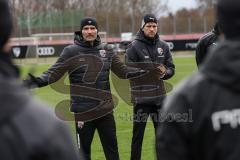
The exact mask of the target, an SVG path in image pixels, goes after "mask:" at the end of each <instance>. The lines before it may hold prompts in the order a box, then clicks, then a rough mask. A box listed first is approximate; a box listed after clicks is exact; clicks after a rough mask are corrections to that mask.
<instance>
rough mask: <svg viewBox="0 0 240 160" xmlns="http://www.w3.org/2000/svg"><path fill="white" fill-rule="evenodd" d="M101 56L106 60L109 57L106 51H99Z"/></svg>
mask: <svg viewBox="0 0 240 160" xmlns="http://www.w3.org/2000/svg"><path fill="white" fill-rule="evenodd" d="M99 54H100V56H101V57H103V58H105V57H106V56H107V54H106V51H105V50H104V49H101V50H99Z"/></svg>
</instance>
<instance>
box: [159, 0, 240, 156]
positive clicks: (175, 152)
mask: <svg viewBox="0 0 240 160" xmlns="http://www.w3.org/2000/svg"><path fill="white" fill-rule="evenodd" d="M217 18H218V20H220V21H221V22H223V23H222V24H223V25H222V30H223V33H224V35H225V41H223V42H221V43H220V44H219V45H218V46H217V47H216V48H215V49H214V50H213V51H212V52H211V54H210V55H209V57H208V59H206V61H205V62H204V64H203V66H202V67H201V68H200V71H199V72H197V73H196V74H194V75H193V76H192V77H190V78H189V79H187V80H185V81H184V82H183V84H181V85H180V86H179V87H178V89H176V91H175V94H174V95H173V96H172V97H171V98H170V97H169V99H167V100H166V104H165V105H164V113H165V114H164V115H163V117H168V118H167V119H168V121H164V123H163V124H162V125H161V127H160V129H159V135H158V154H159V157H161V159H162V160H179V159H184V160H203V159H204V160H206V159H207V160H216V159H218V160H238V159H239V157H240V152H239V147H240V137H239V135H240V123H239V122H240V121H239V117H240V106H239V104H240V99H239V97H240V72H239V68H240V54H239V53H240V30H239V28H240V23H239V22H240V1H239V0H227V1H226V0H218V3H217ZM187 114H188V116H186V115H187ZM189 117H190V119H189ZM191 117H192V118H191ZM189 120H190V121H189Z"/></svg>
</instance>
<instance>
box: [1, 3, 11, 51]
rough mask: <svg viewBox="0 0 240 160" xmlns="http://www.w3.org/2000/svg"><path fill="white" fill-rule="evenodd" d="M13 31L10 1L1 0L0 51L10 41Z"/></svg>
mask: <svg viewBox="0 0 240 160" xmlns="http://www.w3.org/2000/svg"><path fill="white" fill-rule="evenodd" d="M11 31H12V17H11V13H10V9H9V4H8V0H0V50H2V48H3V46H4V45H5V43H6V42H7V41H8V39H9V37H10V35H11Z"/></svg>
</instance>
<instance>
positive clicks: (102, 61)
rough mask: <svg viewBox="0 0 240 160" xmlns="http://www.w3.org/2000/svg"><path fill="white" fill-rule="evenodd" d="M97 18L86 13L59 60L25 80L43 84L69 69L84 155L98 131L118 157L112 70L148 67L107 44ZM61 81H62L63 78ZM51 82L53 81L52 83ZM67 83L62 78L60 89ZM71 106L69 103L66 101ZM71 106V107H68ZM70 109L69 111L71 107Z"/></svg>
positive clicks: (125, 73)
mask: <svg viewBox="0 0 240 160" xmlns="http://www.w3.org/2000/svg"><path fill="white" fill-rule="evenodd" d="M98 31H99V29H98V23H97V21H96V19H94V18H91V17H85V18H83V19H82V20H81V22H80V28H79V31H76V32H75V37H74V44H72V45H69V46H67V47H65V48H64V50H63V51H62V53H61V55H60V57H59V58H58V60H57V62H56V63H55V64H53V65H52V66H51V67H50V68H49V69H48V70H47V71H46V72H44V73H43V74H42V75H40V76H39V77H34V76H33V75H30V76H31V78H30V79H28V80H25V84H28V85H30V86H31V85H36V86H37V87H44V86H47V85H50V84H52V83H54V82H58V81H61V80H60V79H61V78H62V77H63V76H64V74H65V73H68V76H69V80H70V95H71V102H70V105H71V106H70V111H71V112H73V113H74V116H75V122H76V132H77V140H78V144H79V148H80V149H81V150H82V154H81V156H83V157H84V158H86V160H90V159H91V144H92V141H93V137H94V133H95V130H97V131H98V134H99V137H100V140H101V143H102V146H103V151H104V154H105V157H106V159H107V160H118V159H119V153H118V145H117V137H116V124H115V119H114V115H113V109H114V106H115V105H116V104H114V102H113V99H112V95H111V91H110V82H109V74H110V71H113V73H115V74H116V75H117V76H118V77H120V78H131V77H135V76H138V75H141V74H144V73H145V71H143V70H141V69H137V68H132V67H127V66H126V65H125V64H124V63H122V62H121V61H120V59H119V57H118V55H116V54H115V52H114V51H113V48H111V45H104V44H103V43H102V42H101V38H100V37H99V35H98ZM60 83H61V82H60ZM51 86H52V85H51ZM65 86H66V85H65V84H64V82H62V83H61V84H60V85H58V88H57V89H59V90H62V89H63V90H64V87H65ZM64 105H65V107H67V108H68V106H69V104H68V103H66V104H64ZM68 110H69V108H68ZM68 112H69V111H68Z"/></svg>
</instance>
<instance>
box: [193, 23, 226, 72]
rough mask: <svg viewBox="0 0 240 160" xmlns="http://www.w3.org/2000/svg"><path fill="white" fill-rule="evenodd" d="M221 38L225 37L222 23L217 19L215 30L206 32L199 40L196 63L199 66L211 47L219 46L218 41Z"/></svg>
mask: <svg viewBox="0 0 240 160" xmlns="http://www.w3.org/2000/svg"><path fill="white" fill-rule="evenodd" d="M221 39H223V34H222V30H221V23H219V21H217V22H216V23H215V26H214V28H213V30H212V31H210V32H208V33H207V34H205V35H204V36H203V37H202V38H200V39H199V41H198V44H197V48H196V63H197V66H198V67H199V66H200V65H201V64H202V63H203V61H204V60H205V58H206V57H207V55H208V54H207V53H208V52H209V51H210V49H212V48H213V47H215V46H217V44H218V41H219V40H221Z"/></svg>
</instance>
